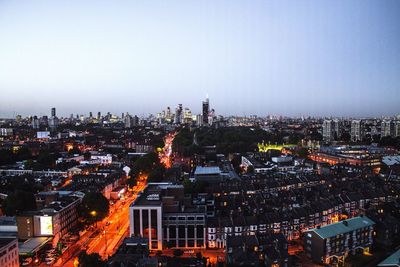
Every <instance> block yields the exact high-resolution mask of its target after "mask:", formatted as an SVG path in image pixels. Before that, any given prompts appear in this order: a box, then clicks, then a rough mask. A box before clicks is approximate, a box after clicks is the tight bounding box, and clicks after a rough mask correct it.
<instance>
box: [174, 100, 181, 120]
mask: <svg viewBox="0 0 400 267" xmlns="http://www.w3.org/2000/svg"><path fill="white" fill-rule="evenodd" d="M182 110H183V109H182V104H179V105H178V107H177V108H176V110H175V119H174V123H175V124H181V122H182Z"/></svg>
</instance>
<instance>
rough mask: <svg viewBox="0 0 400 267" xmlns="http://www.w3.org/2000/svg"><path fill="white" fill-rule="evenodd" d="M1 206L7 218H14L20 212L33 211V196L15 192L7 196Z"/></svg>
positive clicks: (34, 202)
mask: <svg viewBox="0 0 400 267" xmlns="http://www.w3.org/2000/svg"><path fill="white" fill-rule="evenodd" d="M2 206H3V211H4V213H5V214H6V215H7V216H15V215H17V214H18V213H20V212H22V211H29V210H35V209H36V200H35V195H34V194H33V193H32V192H26V191H22V190H17V191H15V192H14V193H11V194H9V195H8V196H7V198H6V199H5V200H4V202H3V204H2Z"/></svg>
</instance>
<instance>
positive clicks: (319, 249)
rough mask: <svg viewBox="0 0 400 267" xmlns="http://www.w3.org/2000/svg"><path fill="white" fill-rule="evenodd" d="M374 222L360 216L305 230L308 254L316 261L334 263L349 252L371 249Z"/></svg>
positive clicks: (305, 245) (305, 244) (354, 252)
mask: <svg viewBox="0 0 400 267" xmlns="http://www.w3.org/2000/svg"><path fill="white" fill-rule="evenodd" d="M374 224H375V223H374V222H373V221H372V220H371V219H369V218H368V217H366V216H360V217H354V218H351V219H347V220H344V221H340V222H337V223H333V224H329V225H326V226H323V227H317V228H314V229H311V230H309V231H307V232H305V237H304V248H305V251H306V254H307V256H308V257H310V258H311V259H312V260H313V261H314V262H316V263H325V264H332V263H335V262H336V263H337V262H339V261H343V258H344V257H346V256H347V255H348V254H356V253H357V251H362V252H364V251H369V247H370V246H371V245H372V242H373V240H372V235H373V225H374Z"/></svg>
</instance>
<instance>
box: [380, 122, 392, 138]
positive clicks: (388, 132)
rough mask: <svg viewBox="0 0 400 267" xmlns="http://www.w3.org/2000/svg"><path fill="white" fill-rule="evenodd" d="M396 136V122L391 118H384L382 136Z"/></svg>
mask: <svg viewBox="0 0 400 267" xmlns="http://www.w3.org/2000/svg"><path fill="white" fill-rule="evenodd" d="M385 136H395V124H394V123H393V121H391V120H383V121H382V123H381V137H385Z"/></svg>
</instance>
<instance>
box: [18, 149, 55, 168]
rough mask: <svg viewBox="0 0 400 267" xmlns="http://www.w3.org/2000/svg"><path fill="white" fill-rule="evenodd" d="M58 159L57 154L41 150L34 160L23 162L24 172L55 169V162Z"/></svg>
mask: <svg viewBox="0 0 400 267" xmlns="http://www.w3.org/2000/svg"><path fill="white" fill-rule="evenodd" d="M59 157H60V154H59V153H57V152H51V151H49V150H43V151H41V152H40V153H39V155H38V156H37V158H36V160H33V159H28V160H27V161H26V162H25V164H24V165H25V166H24V167H25V169H26V170H47V169H55V168H56V160H57V159H58V158H59Z"/></svg>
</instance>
